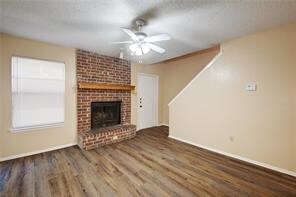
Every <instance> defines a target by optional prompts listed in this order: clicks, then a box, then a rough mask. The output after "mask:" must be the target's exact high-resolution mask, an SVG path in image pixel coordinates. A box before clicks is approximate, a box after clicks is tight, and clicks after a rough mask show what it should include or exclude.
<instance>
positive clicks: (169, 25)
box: [0, 0, 296, 64]
mask: <svg viewBox="0 0 296 197" xmlns="http://www.w3.org/2000/svg"><path fill="white" fill-rule="evenodd" d="M0 2H1V3H0V6H1V13H0V17H1V20H0V30H1V31H2V32H6V33H10V34H13V35H17V36H22V37H27V38H32V39H37V40H42V41H46V42H50V43H56V44H61V45H65V46H70V47H75V48H81V49H87V50H90V51H95V52H98V53H100V54H104V55H109V56H116V57H118V56H119V53H120V47H122V48H124V51H125V53H124V55H125V57H128V56H129V51H128V48H127V47H126V45H122V46H118V45H112V44H111V42H113V41H122V40H127V39H129V38H128V37H127V35H125V34H124V33H123V32H122V31H121V30H120V27H131V25H132V23H133V21H134V20H135V19H136V18H138V17H140V18H144V19H146V20H147V22H148V24H147V26H146V27H144V28H143V31H145V32H146V33H148V35H154V34H159V33H168V34H170V36H171V37H172V40H170V41H165V42H161V43H159V45H160V46H161V47H163V48H165V49H166V53H165V54H162V55H160V54H156V53H154V52H150V53H149V54H147V55H145V56H143V57H142V60H143V63H148V64H149V63H150V64H151V63H156V62H159V61H162V60H166V59H170V58H173V57H177V56H180V55H184V54H187V53H191V52H194V51H197V50H201V49H204V48H208V47H210V46H211V45H213V44H217V43H220V42H223V41H227V40H230V39H233V38H236V37H239V36H242V35H246V34H249V33H252V32H256V31H260V30H263V29H266V28H270V27H273V26H277V25H281V24H285V23H289V22H294V21H296V0H216V1H214V0H195V1H193V0H183V1H182V0H170V1H169V0H0Z"/></svg>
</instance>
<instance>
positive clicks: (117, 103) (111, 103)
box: [91, 101, 122, 130]
mask: <svg viewBox="0 0 296 197" xmlns="http://www.w3.org/2000/svg"><path fill="white" fill-rule="evenodd" d="M121 102H122V101H103V102H92V103H91V129H92V130H93V129H100V128H105V127H109V126H113V125H119V124H120V123H121ZM110 106H114V107H116V108H117V111H118V114H117V118H116V120H114V121H108V122H105V123H102V124H101V125H100V126H98V125H94V120H93V115H94V113H95V108H96V107H97V108H102V109H101V110H102V111H104V112H105V110H106V108H107V107H110Z"/></svg>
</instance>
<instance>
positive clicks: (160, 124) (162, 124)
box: [158, 123, 169, 127]
mask: <svg viewBox="0 0 296 197" xmlns="http://www.w3.org/2000/svg"><path fill="white" fill-rule="evenodd" d="M158 126H167V127H168V126H169V125H168V124H166V123H159V124H158Z"/></svg>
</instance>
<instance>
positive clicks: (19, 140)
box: [0, 34, 76, 157]
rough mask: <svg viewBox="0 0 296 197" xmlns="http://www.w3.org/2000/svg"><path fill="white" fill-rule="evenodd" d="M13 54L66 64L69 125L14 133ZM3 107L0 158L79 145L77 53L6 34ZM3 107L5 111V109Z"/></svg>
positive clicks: (4, 39) (3, 39)
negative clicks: (12, 118)
mask: <svg viewBox="0 0 296 197" xmlns="http://www.w3.org/2000/svg"><path fill="white" fill-rule="evenodd" d="M12 55H19V56H27V57H32V58H40V59H46V60H55V61H62V62H65V64H66V98H65V101H66V113H65V116H66V117H65V125H64V126H63V127H59V128H48V129H38V130H32V131H27V132H20V133H11V132H10V131H9V129H10V126H11V96H10V87H11V77H10V76H11V72H10V67H11V65H10V60H11V56H12ZM0 66H1V74H2V75H1V79H0V80H1V81H0V84H1V85H0V90H1V99H3V102H4V103H3V104H4V105H3V104H2V105H1V111H0V117H1V120H3V121H4V124H3V127H2V128H1V130H0V136H1V139H0V140H1V141H0V144H1V145H2V153H1V155H0V157H7V156H11V155H16V154H22V153H28V152H31V151H39V150H43V149H47V148H52V147H55V146H62V145H66V144H71V143H75V142H76V95H75V89H73V87H74V85H75V78H76V77H75V72H76V71H75V50H74V49H73V48H64V47H60V46H57V45H52V44H47V43H43V42H38V41H33V40H28V39H23V38H17V37H12V36H8V35H6V34H3V36H2V55H1V61H0ZM2 107H3V110H2Z"/></svg>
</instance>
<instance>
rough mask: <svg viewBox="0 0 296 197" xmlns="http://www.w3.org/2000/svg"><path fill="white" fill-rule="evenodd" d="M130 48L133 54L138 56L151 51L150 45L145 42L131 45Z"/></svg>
mask: <svg viewBox="0 0 296 197" xmlns="http://www.w3.org/2000/svg"><path fill="white" fill-rule="evenodd" d="M129 49H130V50H131V52H132V54H135V55H137V56H142V55H144V54H147V53H149V51H150V47H149V46H147V45H146V44H145V43H143V44H139V43H136V44H132V45H130V46H129Z"/></svg>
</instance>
